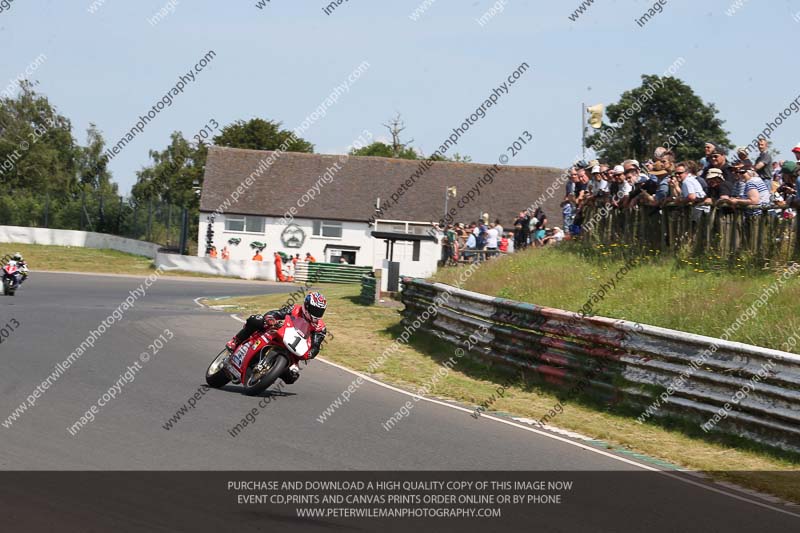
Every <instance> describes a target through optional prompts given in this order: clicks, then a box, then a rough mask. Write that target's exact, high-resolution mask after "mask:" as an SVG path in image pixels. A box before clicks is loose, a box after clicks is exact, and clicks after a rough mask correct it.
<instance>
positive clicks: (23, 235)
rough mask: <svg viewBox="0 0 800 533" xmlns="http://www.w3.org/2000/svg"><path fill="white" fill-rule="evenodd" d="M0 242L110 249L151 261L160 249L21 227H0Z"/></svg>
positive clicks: (97, 235)
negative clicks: (143, 257)
mask: <svg viewBox="0 0 800 533" xmlns="http://www.w3.org/2000/svg"><path fill="white" fill-rule="evenodd" d="M0 242H10V243H20V244H43V245H49V246H53V245H55V246H77V247H81V248H99V249H111V250H118V251H120V252H126V253H129V254H135V255H143V256H145V257H150V258H151V259H152V258H155V256H156V254H157V253H158V249H159V248H160V246H159V245H158V244H154V243H151V242H145V241H137V240H134V239H126V238H124V237H117V236H116V235H106V234H105V233H94V232H91V231H76V230H67V229H48V228H26V227H21V226H0Z"/></svg>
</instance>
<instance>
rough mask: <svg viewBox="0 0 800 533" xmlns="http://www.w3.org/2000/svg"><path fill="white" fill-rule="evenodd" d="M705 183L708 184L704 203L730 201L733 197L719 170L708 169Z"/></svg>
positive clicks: (729, 186)
mask: <svg viewBox="0 0 800 533" xmlns="http://www.w3.org/2000/svg"><path fill="white" fill-rule="evenodd" d="M706 182H708V196H707V197H706V199H705V202H704V203H706V204H712V203H715V202H717V201H719V200H730V199H731V196H733V189H732V188H731V185H730V184H729V183H728V182H727V181H725V176H723V175H722V171H721V170H720V169H718V168H710V169H708V173H707V174H706Z"/></svg>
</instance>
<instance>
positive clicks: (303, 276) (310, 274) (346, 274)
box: [294, 261, 372, 283]
mask: <svg viewBox="0 0 800 533" xmlns="http://www.w3.org/2000/svg"><path fill="white" fill-rule="evenodd" d="M367 272H372V268H371V267H367V266H354V265H345V264H339V263H309V262H306V261H298V262H297V266H296V267H295V273H294V278H295V280H297V281H308V280H309V279H310V280H314V282H315V283H361V276H363V275H364V274H366V273H367Z"/></svg>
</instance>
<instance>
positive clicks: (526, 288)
mask: <svg viewBox="0 0 800 533" xmlns="http://www.w3.org/2000/svg"><path fill="white" fill-rule="evenodd" d="M609 254H610V252H609ZM681 264H682V263H677V264H676V263H675V261H674V260H673V259H659V258H646V259H644V260H641V262H640V263H639V264H638V265H634V266H633V268H632V269H631V270H630V271H629V272H628V273H626V274H623V275H621V276H619V278H618V277H617V273H618V272H619V271H620V269H621V268H622V267H623V266H624V265H625V261H623V260H621V259H606V258H605V256H603V252H602V251H600V253H598V254H597V255H596V256H595V257H593V258H585V257H581V256H578V255H577V254H576V253H573V252H572V251H571V250H570V249H569V248H566V247H564V248H561V247H553V248H545V249H536V250H530V251H525V252H522V253H517V254H513V255H511V256H509V257H506V258H504V259H502V260H500V261H490V262H488V263H485V264H484V265H482V266H481V267H480V268H479V269H478V270H477V271H476V272H475V274H474V275H473V276H472V277H470V278H469V280H468V281H467V282H466V284H464V285H463V286H462V288H465V289H468V290H471V291H475V292H479V293H482V294H489V295H492V296H498V297H502V298H509V299H512V300H520V301H523V302H529V303H533V304H536V305H542V306H547V307H556V308H559V309H564V310H567V311H574V312H578V311H580V310H581V309H585V307H584V306H586V305H587V302H588V303H589V306H590V309H589V312H588V313H587V314H590V315H598V316H606V317H610V318H620V319H626V320H631V321H634V322H639V323H642V324H650V325H654V326H661V327H665V328H671V329H677V330H680V331H688V332H690V333H697V334H701V335H708V336H711V337H719V336H720V335H722V333H723V332H724V331H725V329H726V328H728V327H729V326H730V325H731V324H732V323H734V322H735V321H736V319H737V318H739V316H740V315H741V314H742V313H743V312H746V310H747V309H748V308H749V307H750V306H752V305H753V302H754V300H755V299H757V298H759V297H760V296H761V294H762V293H763V292H764V290H765V289H766V288H768V287H770V286H771V285H773V284H775V283H778V281H776V280H777V279H778V278H779V277H780V276H781V274H780V273H773V272H769V271H756V272H752V271H750V272H747V271H745V270H738V271H713V272H712V271H706V270H703V269H701V268H696V267H695V266H694V265H691V264H688V263H683V266H680V265H681ZM456 279H458V270H457V269H443V270H440V271H439V273H438V274H437V275H436V276H435V278H434V280H435V281H440V282H442V283H453V282H454V280H456ZM611 279H614V281H615V285H613V286H612V283H611V281H610V280H611ZM603 284H605V285H606V286H608V287H611V288H610V290H608V291H606V293H605V294H604V295H603V297H602V299H600V300H599V301H596V300H597V298H595V300H593V299H592V296H593V295H597V293H598V292H599V291H600V290H601V286H602V285H603ZM778 286H779V287H780V289H779V290H778V291H775V293H773V294H772V295H771V296H769V300H768V301H767V303H766V305H764V306H763V307H760V308H758V309H756V311H757V313H756V314H755V316H752V318H748V319H747V320H746V321H745V323H744V325H743V326H742V327H741V328H739V329H738V330H737V331H736V332H735V333H733V334H732V335H731V338H730V339H731V340H734V341H739V342H744V343H747V344H755V345H757V346H763V347H766V348H775V349H782V345H783V343H785V342H786V339H787V338H789V337H790V336H791V335H792V333H794V332H796V331H798V330H800V271H799V272H797V273H796V274H794V275H790V276H788V278H786V282H785V284H783V285H780V284H779V285H778ZM752 314H753V313H752V312H751V313H750V315H752ZM783 349H785V347H783Z"/></svg>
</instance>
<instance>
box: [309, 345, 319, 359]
mask: <svg viewBox="0 0 800 533" xmlns="http://www.w3.org/2000/svg"><path fill="white" fill-rule="evenodd" d="M317 355H319V346H312V347H311V350H309V352H308V358H309V359H314V358H315V357H316V356H317Z"/></svg>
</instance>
